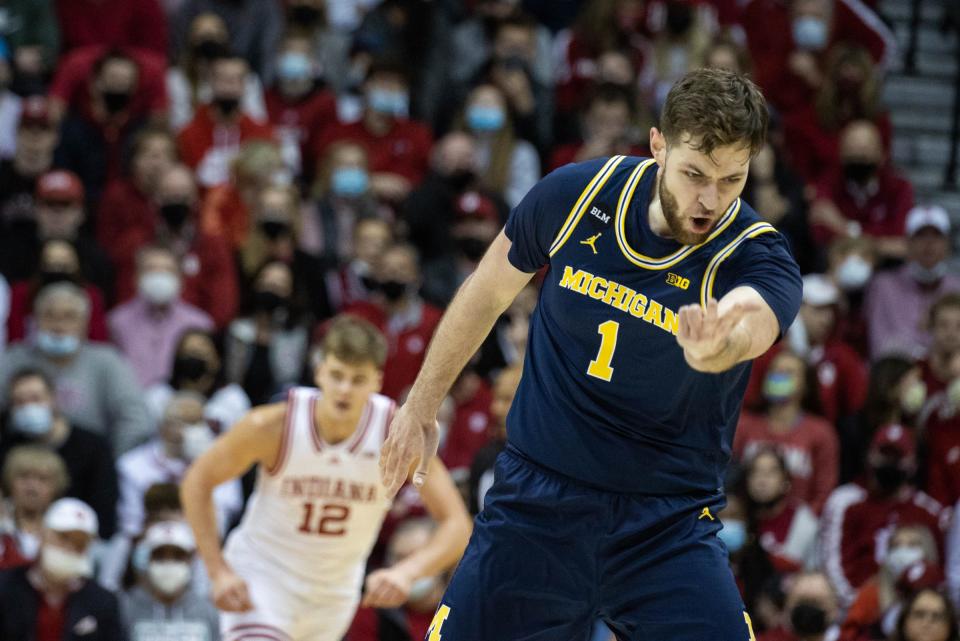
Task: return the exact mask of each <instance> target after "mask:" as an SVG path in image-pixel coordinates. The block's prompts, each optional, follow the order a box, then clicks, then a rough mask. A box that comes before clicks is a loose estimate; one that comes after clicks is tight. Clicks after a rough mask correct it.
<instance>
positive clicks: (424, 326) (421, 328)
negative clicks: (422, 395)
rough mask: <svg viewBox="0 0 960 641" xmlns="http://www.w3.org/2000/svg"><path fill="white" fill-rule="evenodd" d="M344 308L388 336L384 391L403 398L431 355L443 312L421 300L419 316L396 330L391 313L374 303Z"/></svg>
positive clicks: (392, 396)
mask: <svg viewBox="0 0 960 641" xmlns="http://www.w3.org/2000/svg"><path fill="white" fill-rule="evenodd" d="M343 311H344V313H346V314H353V315H355V316H359V317H360V318H363V319H366V320H368V321H370V322H371V323H373V324H374V325H376V326H377V327H378V328H380V331H382V332H383V333H384V335H385V336H386V337H387V342H388V346H389V349H388V351H387V362H386V364H385V365H384V367H383V389H382V390H381V392H380V393H381V394H384V395H385V396H389V397H390V398H392V399H394V400H397V399H399V398H400V397H401V396H402V395H403V394H404V393H406V391H407V389H409V387H410V386H411V385H413V381H414V380H416V378H417V374H418V373H419V372H420V367H421V366H422V365H423V359H424V358H425V357H426V355H427V345H428V344H429V343H430V339H431V338H433V332H434V331H436V329H437V325H438V324H440V317H441V316H442V315H443V312H442V311H440V310H439V309H438V308H436V307H434V306H433V305H430V304H429V303H420V312H419V314H416V315H415V316H416V318H412V320H411V322H410V323H407V324H406V325H405V326H404V327H403V329H401V330H399V331H395V330H391V329H390V328H389V318H388V317H387V313H386V312H385V311H384V310H383V308H382V307H380V306H379V305H376V304H374V303H370V302H366V301H363V302H359V303H356V304H354V305H351V306H349V307H347V308H346V309H344V310H343Z"/></svg>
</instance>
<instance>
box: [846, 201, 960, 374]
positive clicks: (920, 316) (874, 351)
mask: <svg viewBox="0 0 960 641" xmlns="http://www.w3.org/2000/svg"><path fill="white" fill-rule="evenodd" d="M906 233H907V237H908V238H907V255H906V264H904V265H903V267H900V268H898V269H896V270H895V271H889V272H885V273H880V274H877V275H876V276H875V277H874V279H873V282H872V283H871V285H870V288H869V289H868V290H867V295H866V300H865V303H864V308H865V311H866V316H867V327H868V329H869V338H870V353H871V355H872V356H873V357H874V358H876V357H877V356H880V355H883V354H884V353H886V352H891V351H902V352H905V353H907V354H910V355H912V356H914V357H916V358H922V357H923V356H924V355H925V352H926V350H927V348H928V347H929V345H930V341H931V336H930V334H929V333H928V332H927V331H926V328H925V323H924V322H923V320H924V317H925V315H926V314H927V310H928V309H929V308H930V306H931V305H932V304H933V303H934V301H936V300H937V299H938V298H940V297H941V296H942V295H943V294H945V293H947V292H956V291H960V277H958V276H957V275H955V274H951V273H950V272H949V270H948V267H947V261H948V259H949V258H950V217H949V216H948V214H947V212H946V210H944V209H943V208H942V207H939V206H936V205H934V206H930V207H927V206H918V207H914V208H913V209H911V210H910V213H909V215H908V216H907V222H906Z"/></svg>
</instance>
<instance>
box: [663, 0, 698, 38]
mask: <svg viewBox="0 0 960 641" xmlns="http://www.w3.org/2000/svg"><path fill="white" fill-rule="evenodd" d="M692 24H693V11H692V10H691V9H690V7H689V6H687V5H685V4H680V3H679V2H671V3H670V4H668V5H667V31H669V32H670V35H673V36H682V35H683V34H685V33H686V32H687V31H688V30H689V29H690V25H692Z"/></svg>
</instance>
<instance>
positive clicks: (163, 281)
mask: <svg viewBox="0 0 960 641" xmlns="http://www.w3.org/2000/svg"><path fill="white" fill-rule="evenodd" d="M137 288H138V290H139V292H140V295H141V296H143V297H144V298H145V299H147V300H148V301H149V302H151V303H153V304H154V305H169V304H170V303H172V302H173V301H174V299H176V298H177V296H179V295H180V279H179V278H177V275H176V274H172V273H170V272H167V271H154V272H147V273H145V274H144V275H143V276H141V277H140V281H139V283H138V284H137Z"/></svg>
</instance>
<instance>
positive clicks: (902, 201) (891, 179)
mask: <svg viewBox="0 0 960 641" xmlns="http://www.w3.org/2000/svg"><path fill="white" fill-rule="evenodd" d="M817 197H818V198H823V199H825V200H829V201H831V202H833V204H834V205H836V206H837V209H839V210H840V213H842V214H843V215H844V217H846V218H847V219H848V220H851V221H856V222H858V223H860V226H861V228H862V229H863V233H864V234H866V235H867V236H879V237H886V236H903V235H904V232H905V226H906V222H907V213H909V211H910V209H911V208H912V207H913V204H914V199H913V185H912V184H910V182H909V181H908V180H907V179H905V178H903V177H902V176H900V175H899V174H898V173H897V172H896V171H894V170H893V169H891V168H889V167H885V168H882V169H881V170H880V173H879V174H878V176H877V181H876V185H875V188H874V189H872V190H868V191H865V192H864V193H863V194H862V195H857V194H855V193H854V192H852V191H851V190H850V187H849V186H848V185H847V183H846V180H845V179H844V177H843V172H842V171H841V170H840V168H839V167H835V168H834V169H833V170H829V171H827V172H826V173H825V174H824V175H823V176H822V177H821V179H820V182H819V183H818V184H817ZM812 231H813V237H814V240H816V241H818V242H821V243H824V244H826V243H829V242H830V241H831V240H832V239H833V232H832V231H831V230H830V229H828V228H826V227H823V226H821V225H816V224H814V225H812Z"/></svg>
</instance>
